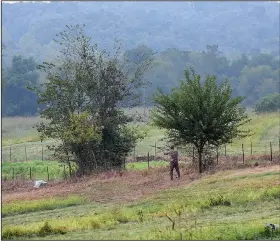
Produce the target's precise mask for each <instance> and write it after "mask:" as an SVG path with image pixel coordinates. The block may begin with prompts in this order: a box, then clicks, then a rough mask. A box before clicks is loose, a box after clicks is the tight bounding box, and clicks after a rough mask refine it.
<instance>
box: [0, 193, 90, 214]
mask: <svg viewBox="0 0 280 241" xmlns="http://www.w3.org/2000/svg"><path fill="white" fill-rule="evenodd" d="M84 203H85V199H84V198H81V197H79V196H68V197H67V198H50V199H44V200H33V201H16V202H11V203H4V204H2V217H6V216H11V215H16V214H23V213H30V212H37V211H43V210H53V209H56V208H63V207H69V206H75V205H81V204H84Z"/></svg>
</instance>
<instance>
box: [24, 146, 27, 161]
mask: <svg viewBox="0 0 280 241" xmlns="http://www.w3.org/2000/svg"><path fill="white" fill-rule="evenodd" d="M24 152H25V161H27V151H26V145H25V146H24Z"/></svg>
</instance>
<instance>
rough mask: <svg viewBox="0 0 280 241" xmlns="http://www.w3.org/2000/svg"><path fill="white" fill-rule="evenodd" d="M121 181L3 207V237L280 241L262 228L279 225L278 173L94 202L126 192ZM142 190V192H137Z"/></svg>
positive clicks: (235, 175) (230, 176)
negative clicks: (102, 193) (100, 195)
mask: <svg viewBox="0 0 280 241" xmlns="http://www.w3.org/2000/svg"><path fill="white" fill-rule="evenodd" d="M156 171H157V169H152V170H151V172H150V173H146V174H145V175H147V176H145V178H149V177H150V175H153V174H154V172H156ZM142 172H143V171H142ZM142 172H141V173H142ZM123 178H126V179H127V178H128V179H129V178H130V177H129V176H128V177H123ZM142 178H144V177H142ZM147 180H148V179H147ZM123 181H125V180H123ZM123 181H122V179H121V178H120V179H116V180H115V179H114V178H112V179H110V180H108V181H106V182H104V181H102V180H100V184H97V183H91V182H89V181H88V184H87V185H85V186H81V189H82V188H84V189H83V190H81V191H82V192H83V193H84V194H86V193H87V195H83V196H77V195H75V196H73V194H71V193H69V194H68V197H66V196H65V197H64V198H56V197H52V198H44V197H43V196H42V197H41V199H39V200H36V201H35V200H30V201H9V202H8V203H7V202H4V203H3V204H2V208H3V210H4V214H5V215H4V217H3V219H2V228H3V229H2V238H3V239H12V238H13V239H35V240H36V239H37V240H38V239H46V240H50V239H54V240H55V239H56V240H57V239H68V240H69V239H70V240H71V239H87V240H102V239H165V240H169V239H185V240H186V239H200V240H201V239H222V240H225V239H275V240H277V239H279V238H280V233H279V231H278V232H276V233H273V234H271V233H269V232H267V231H265V228H264V224H265V223H279V221H280V220H279V213H280V179H279V166H270V167H269V166H268V167H266V168H263V167H262V168H255V169H252V168H249V169H244V170H238V171H237V170H231V171H225V172H219V173H216V174H214V175H211V176H210V175H204V176H203V177H202V178H201V179H198V180H194V181H193V182H191V183H189V184H188V185H178V187H176V183H177V184H180V181H178V180H176V181H175V182H176V183H175V182H174V185H173V188H166V189H165V190H162V191H157V192H155V193H151V194H150V195H146V196H143V197H142V198H140V199H138V200H136V201H127V202H122V203H118V202H116V200H115V199H114V198H115V197H114V194H113V195H112V196H111V197H108V200H111V201H108V202H106V203H98V202H94V201H93V200H92V199H90V198H89V197H91V196H92V197H93V196H94V195H95V193H96V190H97V189H96V188H101V189H102V190H106V189H108V188H114V189H120V186H122V187H123V185H124V182H123ZM126 181H129V180H126ZM132 181H135V179H131V180H130V182H132ZM69 185H70V184H69ZM131 187H132V186H131ZM141 188H143V186H139V189H141ZM126 189H127V192H130V191H132V190H130V186H129V185H126ZM133 191H135V190H133ZM139 191H141V190H139ZM142 191H144V190H142ZM89 192H92V193H91V194H90V193H89ZM4 195H5V193H4ZM116 195H117V194H116ZM54 200H55V203H56V206H55V205H54ZM47 203H49V204H48V205H47ZM54 208H55V209H54ZM167 216H168V217H167ZM46 222H47V223H46ZM172 222H173V223H174V229H172Z"/></svg>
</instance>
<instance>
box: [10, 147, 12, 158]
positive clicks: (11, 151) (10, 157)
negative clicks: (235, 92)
mask: <svg viewBox="0 0 280 241" xmlns="http://www.w3.org/2000/svg"><path fill="white" fill-rule="evenodd" d="M11 161H12V147H11V146H10V162H11Z"/></svg>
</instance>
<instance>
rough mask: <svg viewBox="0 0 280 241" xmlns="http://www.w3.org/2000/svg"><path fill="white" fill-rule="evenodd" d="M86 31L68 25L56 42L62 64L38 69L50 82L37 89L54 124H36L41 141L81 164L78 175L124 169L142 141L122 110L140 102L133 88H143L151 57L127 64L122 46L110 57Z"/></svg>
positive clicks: (44, 113)
mask: <svg viewBox="0 0 280 241" xmlns="http://www.w3.org/2000/svg"><path fill="white" fill-rule="evenodd" d="M84 27H85V26H83V27H81V26H79V25H75V26H66V30H65V31H63V32H61V33H60V34H58V35H57V39H56V40H55V42H57V43H58V44H59V45H60V46H61V51H60V53H61V55H60V57H59V59H58V60H57V61H56V62H57V63H58V64H57V65H55V64H53V63H43V64H42V65H40V66H39V69H41V70H43V71H44V72H46V74H47V78H48V82H46V83H44V84H43V85H42V87H43V89H39V88H33V90H34V91H35V92H36V93H37V94H38V96H39V101H38V103H43V104H45V105H46V108H45V109H44V110H42V111H41V112H40V114H41V117H43V118H46V119H48V120H50V122H49V123H41V124H39V125H38V126H37V129H38V131H39V132H40V133H41V136H42V140H43V139H44V138H46V137H47V138H54V139H57V140H60V141H61V144H60V145H59V146H58V147H55V146H53V147H51V148H53V149H54V150H55V155H56V157H57V158H58V159H59V160H61V161H64V162H69V161H70V160H72V161H74V162H75V163H77V166H78V173H77V174H78V175H83V174H87V173H91V172H92V171H93V170H98V169H100V168H105V169H106V168H111V167H121V165H122V164H123V160H124V158H125V156H126V155H127V154H128V153H129V152H130V150H131V149H132V147H133V146H135V144H136V140H137V139H138V138H141V137H142V135H141V133H137V132H135V131H133V130H132V128H130V127H129V126H128V123H129V122H130V121H132V120H133V118H132V117H129V116H127V115H126V114H125V113H124V111H123V109H122V108H123V107H126V106H127V105H129V107H133V106H135V105H137V104H138V102H139V96H138V94H137V93H135V91H134V90H135V89H137V88H140V87H142V86H143V84H144V81H143V78H142V76H143V73H144V71H145V70H146V68H147V67H149V65H150V64H151V61H152V55H153V53H152V52H150V54H149V55H148V56H145V53H143V54H142V55H141V53H140V54H139V56H138V57H139V58H138V59H137V63H129V62H127V60H126V59H125V58H123V57H122V56H121V54H120V47H119V46H117V47H116V49H115V53H113V54H110V53H108V52H107V51H105V50H102V49H99V47H98V46H97V45H93V44H91V43H90V37H89V36H87V35H86V34H85V33H84ZM140 60H141V61H140Z"/></svg>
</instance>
